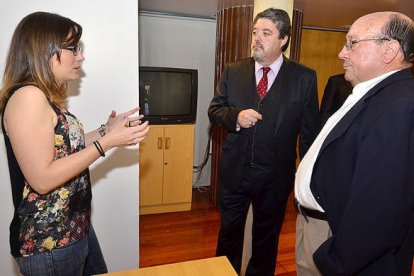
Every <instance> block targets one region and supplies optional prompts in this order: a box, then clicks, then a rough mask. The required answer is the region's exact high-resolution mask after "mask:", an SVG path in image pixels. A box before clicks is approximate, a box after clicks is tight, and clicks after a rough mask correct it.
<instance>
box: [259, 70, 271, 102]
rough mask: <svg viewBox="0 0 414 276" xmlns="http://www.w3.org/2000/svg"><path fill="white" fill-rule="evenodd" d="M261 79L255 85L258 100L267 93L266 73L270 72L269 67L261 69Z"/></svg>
mask: <svg viewBox="0 0 414 276" xmlns="http://www.w3.org/2000/svg"><path fill="white" fill-rule="evenodd" d="M262 69H263V77H262V78H261V79H260V81H259V84H258V85H257V93H258V94H259V97H260V99H263V97H264V96H265V95H266V93H267V73H269V71H270V67H262Z"/></svg>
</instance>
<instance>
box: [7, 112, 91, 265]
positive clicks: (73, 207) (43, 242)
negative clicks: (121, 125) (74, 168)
mask: <svg viewBox="0 0 414 276" xmlns="http://www.w3.org/2000/svg"><path fill="white" fill-rule="evenodd" d="M51 105H52V107H53V109H54V110H55V112H56V115H57V116H58V123H57V125H56V127H55V151H54V160H57V159H59V158H62V157H65V156H68V155H70V154H72V153H75V152H78V151H80V150H82V149H84V148H85V138H84V131H83V126H82V124H81V123H80V122H79V120H78V119H77V118H76V117H75V116H74V115H72V114H71V113H69V112H67V111H66V112H62V111H61V110H60V109H58V108H57V107H56V106H54V105H53V104H51ZM3 131H4V127H3ZM4 133H5V132H4ZM4 137H5V142H6V149H7V156H8V161H9V170H10V176H11V182H12V193H13V202H14V206H15V215H14V218H13V221H12V223H11V226H10V245H11V251H12V255H13V256H15V257H18V256H28V255H32V254H36V253H40V252H44V251H46V250H49V251H50V250H53V249H55V248H61V247H65V246H68V245H70V244H71V243H73V242H76V241H78V240H80V239H82V238H83V237H85V236H86V235H87V233H88V231H89V225H90V214H91V199H92V193H91V185H90V179H89V170H88V169H86V170H85V171H83V172H82V173H81V174H79V175H77V176H76V177H74V178H73V179H71V180H69V181H68V182H66V183H64V184H63V185H61V186H59V187H57V188H56V189H54V190H52V191H50V192H49V193H47V194H44V195H41V194H39V193H37V192H36V191H35V190H34V189H33V188H32V187H31V186H30V183H27V181H26V180H25V179H24V176H23V174H22V173H21V170H20V167H18V164H17V162H16V160H15V156H14V153H13V151H12V148H11V145H10V141H9V140H8V137H7V135H4ZM16 166H17V167H16ZM16 169H17V170H18V173H16V172H14V173H13V172H12V170H16ZM68 169H70V168H68ZM16 239H17V240H16Z"/></svg>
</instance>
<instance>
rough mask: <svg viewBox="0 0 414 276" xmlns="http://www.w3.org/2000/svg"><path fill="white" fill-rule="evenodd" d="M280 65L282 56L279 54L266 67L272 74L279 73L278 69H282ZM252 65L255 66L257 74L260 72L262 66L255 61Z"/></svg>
mask: <svg viewBox="0 0 414 276" xmlns="http://www.w3.org/2000/svg"><path fill="white" fill-rule="evenodd" d="M282 63H283V55H282V54H281V55H280V56H279V57H278V58H277V59H276V60H275V61H274V62H273V63H272V64H270V65H269V66H266V67H270V69H271V70H272V71H273V72H274V73H276V72H279V70H280V67H282ZM254 64H255V72H256V74H257V73H258V72H259V71H260V69H262V68H263V67H264V66H263V65H261V64H260V63H258V62H257V61H255V62H254Z"/></svg>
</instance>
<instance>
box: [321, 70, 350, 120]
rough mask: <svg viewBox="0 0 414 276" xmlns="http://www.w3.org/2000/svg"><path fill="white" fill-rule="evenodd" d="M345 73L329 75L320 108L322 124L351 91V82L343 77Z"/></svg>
mask: <svg viewBox="0 0 414 276" xmlns="http://www.w3.org/2000/svg"><path fill="white" fill-rule="evenodd" d="M344 75H345V74H339V75H334V76H330V77H329V79H328V82H327V84H326V86H325V90H324V92H323V97H322V103H321V108H320V110H319V112H320V114H321V124H322V126H323V125H324V124H325V123H326V121H327V120H328V119H329V117H331V115H332V114H334V113H335V112H336V111H337V110H338V109H339V108H340V107H341V106H342V104H343V103H344V102H345V100H346V98H348V96H349V95H350V94H351V93H352V84H351V83H350V82H349V81H347V80H346V79H345V76H344Z"/></svg>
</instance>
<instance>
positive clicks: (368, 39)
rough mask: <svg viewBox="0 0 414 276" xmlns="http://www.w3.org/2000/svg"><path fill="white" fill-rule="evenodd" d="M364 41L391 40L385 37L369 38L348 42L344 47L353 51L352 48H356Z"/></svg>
mask: <svg viewBox="0 0 414 276" xmlns="http://www.w3.org/2000/svg"><path fill="white" fill-rule="evenodd" d="M364 41H390V39H389V38H388V37H383V38H367V39H360V40H347V41H345V43H344V46H343V47H345V49H347V50H348V51H349V50H351V49H352V47H354V45H355V44H358V43H360V42H364Z"/></svg>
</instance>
